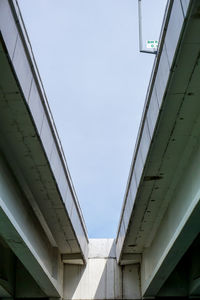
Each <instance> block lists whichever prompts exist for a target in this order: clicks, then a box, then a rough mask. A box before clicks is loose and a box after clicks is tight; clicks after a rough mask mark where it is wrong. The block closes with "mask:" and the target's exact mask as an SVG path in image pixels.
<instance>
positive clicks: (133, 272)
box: [63, 239, 141, 300]
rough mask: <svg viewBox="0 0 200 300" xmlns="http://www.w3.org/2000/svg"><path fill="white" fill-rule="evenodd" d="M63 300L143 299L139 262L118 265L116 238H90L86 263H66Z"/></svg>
mask: <svg viewBox="0 0 200 300" xmlns="http://www.w3.org/2000/svg"><path fill="white" fill-rule="evenodd" d="M63 293H64V299H77V300H78V299H79V300H80V299H140V298H141V297H140V282H139V265H129V266H123V267H122V266H119V265H118V264H117V261H116V255H115V241H114V240H113V239H91V240H90V242H89V257H88V263H87V265H86V266H78V265H65V267H64V291H63Z"/></svg>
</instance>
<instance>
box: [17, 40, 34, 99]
mask: <svg viewBox="0 0 200 300" xmlns="http://www.w3.org/2000/svg"><path fill="white" fill-rule="evenodd" d="M12 62H13V66H14V69H15V72H16V74H17V78H18V80H19V84H20V86H21V89H22V91H23V94H24V98H25V100H26V101H27V100H28V98H29V94H30V89H31V82H32V79H33V75H32V71H31V68H30V64H29V61H28V59H27V56H26V53H25V50H24V46H23V43H22V41H21V38H20V37H19V36H18V38H17V43H16V47H15V51H14V55H13V60H12Z"/></svg>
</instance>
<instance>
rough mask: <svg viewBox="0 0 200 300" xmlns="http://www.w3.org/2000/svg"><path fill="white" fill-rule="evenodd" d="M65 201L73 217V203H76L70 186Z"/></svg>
mask: <svg viewBox="0 0 200 300" xmlns="http://www.w3.org/2000/svg"><path fill="white" fill-rule="evenodd" d="M64 202H65V206H66V208H67V211H68V214H69V217H70V218H71V215H72V207H73V205H74V200H73V197H72V193H71V191H70V189H69V188H68V189H67V193H66V196H65V199H64Z"/></svg>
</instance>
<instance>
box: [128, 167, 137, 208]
mask: <svg viewBox="0 0 200 300" xmlns="http://www.w3.org/2000/svg"><path fill="white" fill-rule="evenodd" d="M129 189H130V197H129V200H128V202H129V206H130V205H131V207H133V204H134V201H135V196H136V193H137V183H136V178H135V173H133V174H132V178H131V183H130V187H129Z"/></svg>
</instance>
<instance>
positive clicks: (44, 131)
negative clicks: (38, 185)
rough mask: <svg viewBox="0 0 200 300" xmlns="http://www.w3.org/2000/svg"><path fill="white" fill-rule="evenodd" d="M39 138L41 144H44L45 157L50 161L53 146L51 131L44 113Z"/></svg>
mask: <svg viewBox="0 0 200 300" xmlns="http://www.w3.org/2000/svg"><path fill="white" fill-rule="evenodd" d="M40 138H41V140H42V144H43V146H44V150H45V153H46V155H47V158H48V160H49V161H50V157H51V152H52V147H53V136H52V132H51V129H50V126H49V122H48V120H47V116H46V114H45V115H44V118H43V122H42V128H41V132H40Z"/></svg>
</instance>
